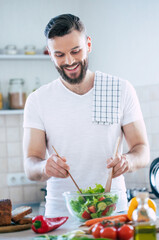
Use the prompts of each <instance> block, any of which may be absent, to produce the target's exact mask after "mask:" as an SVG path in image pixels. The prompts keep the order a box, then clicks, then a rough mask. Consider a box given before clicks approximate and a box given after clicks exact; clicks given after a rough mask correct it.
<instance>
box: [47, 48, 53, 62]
mask: <svg viewBox="0 0 159 240" xmlns="http://www.w3.org/2000/svg"><path fill="white" fill-rule="evenodd" d="M46 48H47V50H48V53H49V56H50V58H51V61H53V58H52V56H51V52H50V49H49V47H48V46H46Z"/></svg>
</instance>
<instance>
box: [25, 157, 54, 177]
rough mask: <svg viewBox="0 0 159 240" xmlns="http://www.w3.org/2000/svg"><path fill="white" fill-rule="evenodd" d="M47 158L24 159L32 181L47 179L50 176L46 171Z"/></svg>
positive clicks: (26, 171)
mask: <svg viewBox="0 0 159 240" xmlns="http://www.w3.org/2000/svg"><path fill="white" fill-rule="evenodd" d="M45 164H46V160H41V159H39V158H37V157H28V158H26V159H25V160H24V169H25V173H26V175H27V177H28V178H29V179H30V180H32V181H47V180H48V179H49V177H48V176H47V175H46V174H45V173H44V166H45Z"/></svg>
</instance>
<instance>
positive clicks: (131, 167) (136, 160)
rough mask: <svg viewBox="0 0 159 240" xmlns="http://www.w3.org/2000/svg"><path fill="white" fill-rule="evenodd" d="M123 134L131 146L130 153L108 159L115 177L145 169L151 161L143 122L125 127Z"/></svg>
mask: <svg viewBox="0 0 159 240" xmlns="http://www.w3.org/2000/svg"><path fill="white" fill-rule="evenodd" d="M123 133H124V136H125V139H126V141H127V143H128V146H129V149H130V150H129V152H128V153H126V154H123V155H122V156H117V157H116V158H115V159H114V160H112V159H108V165H107V167H108V168H110V167H113V177H118V176H120V175H121V174H123V173H125V172H132V171H135V170H137V169H139V168H142V167H145V166H146V165H147V164H148V163H149V160H150V149H149V144H148V140H147V133H146V128H145V124H144V121H143V120H140V121H136V122H133V123H130V124H127V125H125V126H123Z"/></svg>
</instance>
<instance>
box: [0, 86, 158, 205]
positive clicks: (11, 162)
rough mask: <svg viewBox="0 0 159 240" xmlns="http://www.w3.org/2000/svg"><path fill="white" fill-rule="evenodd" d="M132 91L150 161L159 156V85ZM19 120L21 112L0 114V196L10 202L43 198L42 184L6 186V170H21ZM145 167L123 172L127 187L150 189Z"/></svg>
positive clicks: (147, 169) (14, 171) (21, 156)
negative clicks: (137, 101)
mask: <svg viewBox="0 0 159 240" xmlns="http://www.w3.org/2000/svg"><path fill="white" fill-rule="evenodd" d="M136 91H137V94H138V97H139V101H140V104H141V109H142V112H143V116H144V120H145V123H146V128H147V133H148V139H149V143H150V148H151V161H152V160H154V159H155V158H157V157H159V94H158V93H159V85H152V86H151V85H150V86H142V87H137V88H136ZM22 122H23V115H0V166H1V167H0V179H1V180H0V199H2V198H10V199H11V200H12V202H13V203H14V204H17V203H22V202H23V203H29V202H40V201H43V200H44V192H41V191H40V189H41V188H42V187H44V186H45V183H35V184H30V185H20V186H12V187H11V186H8V185H7V173H16V172H23V171H24V169H23V153H22V136H23V128H22ZM125 149H126V147H125ZM149 166H150V164H149ZM149 166H147V167H146V168H144V169H140V170H138V171H136V172H133V173H127V174H125V180H126V186H127V188H133V187H137V188H142V187H147V188H150V186H149Z"/></svg>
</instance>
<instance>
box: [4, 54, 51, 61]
mask: <svg viewBox="0 0 159 240" xmlns="http://www.w3.org/2000/svg"><path fill="white" fill-rule="evenodd" d="M47 59H48V60H49V59H50V56H49V55H44V54H35V55H25V54H15V55H7V54H0V60H47Z"/></svg>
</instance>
